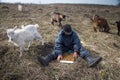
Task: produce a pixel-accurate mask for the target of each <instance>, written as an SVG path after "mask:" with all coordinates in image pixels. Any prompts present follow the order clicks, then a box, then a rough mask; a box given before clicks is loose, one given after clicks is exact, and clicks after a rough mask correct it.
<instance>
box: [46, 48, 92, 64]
mask: <svg viewBox="0 0 120 80" xmlns="http://www.w3.org/2000/svg"><path fill="white" fill-rule="evenodd" d="M66 52H70V53H73V52H74V51H73V50H65V51H63V53H66ZM63 53H62V54H63ZM58 55H59V53H57V51H55V50H54V51H53V52H52V53H51V54H48V55H47V56H46V61H48V62H49V61H52V60H55V59H57V57H58ZM78 55H79V56H80V57H82V58H84V57H87V56H89V55H90V54H89V52H88V51H87V50H86V49H85V48H83V46H81V47H80V49H79V51H78Z"/></svg>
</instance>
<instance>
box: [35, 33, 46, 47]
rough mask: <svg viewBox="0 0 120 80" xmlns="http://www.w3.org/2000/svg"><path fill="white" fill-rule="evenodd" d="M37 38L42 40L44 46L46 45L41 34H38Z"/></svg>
mask: <svg viewBox="0 0 120 80" xmlns="http://www.w3.org/2000/svg"><path fill="white" fill-rule="evenodd" d="M36 37H37V39H39V40H42V45H44V42H45V41H44V39H43V38H42V36H41V35H40V34H39V33H36Z"/></svg>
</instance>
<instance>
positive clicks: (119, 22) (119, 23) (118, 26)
mask: <svg viewBox="0 0 120 80" xmlns="http://www.w3.org/2000/svg"><path fill="white" fill-rule="evenodd" d="M116 23H117V28H118V35H119V36H120V21H116Z"/></svg>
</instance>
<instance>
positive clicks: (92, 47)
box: [0, 4, 120, 80]
mask: <svg viewBox="0 0 120 80" xmlns="http://www.w3.org/2000/svg"><path fill="white" fill-rule="evenodd" d="M6 7H7V8H6ZM23 7H24V9H23V11H22V12H20V11H18V10H17V4H0V80H119V78H120V77H119V75H120V36H118V35H117V27H116V24H114V22H115V21H117V20H120V7H115V6H100V5H99V6H98V5H78V4H49V5H34V4H28V5H25V4H24V5H23ZM52 11H56V12H61V13H63V14H65V15H68V16H69V17H68V18H67V20H66V21H64V22H62V24H66V23H68V24H71V25H72V28H73V29H75V30H76V31H77V32H78V35H79V37H80V39H81V41H82V42H83V46H84V47H85V48H86V49H87V50H88V51H89V52H90V53H91V54H93V55H94V56H102V57H103V61H102V62H101V63H100V64H99V65H98V66H96V67H95V68H87V63H86V62H85V61H84V60H83V59H81V58H80V57H79V58H78V59H77V61H76V62H75V63H74V64H63V63H59V62H58V61H52V62H51V63H50V65H49V66H48V67H42V66H41V64H40V63H39V62H38V61H37V56H38V55H39V54H41V55H43V56H46V55H47V54H49V53H51V52H52V50H53V46H54V42H55V38H56V36H57V34H58V32H59V31H60V28H59V27H58V26H57V24H55V26H53V25H51V23H50V12H52ZM94 14H98V15H99V16H101V17H104V18H105V19H107V20H108V23H109V26H110V28H111V30H110V33H103V32H97V33H96V32H94V31H93V28H92V26H93V25H92V22H91V20H90V17H91V18H92V16H93V15H94ZM35 23H37V24H39V25H40V27H39V29H38V31H39V33H40V34H41V35H42V36H43V38H44V40H45V45H44V46H42V45H41V44H42V43H41V42H38V41H34V42H33V44H32V46H31V47H30V50H29V51H27V52H24V54H23V56H22V57H21V58H19V57H18V56H19V48H17V47H15V46H13V45H12V44H9V43H8V42H7V41H8V37H7V35H6V31H5V29H8V28H13V27H14V26H18V27H20V26H21V25H27V24H35Z"/></svg>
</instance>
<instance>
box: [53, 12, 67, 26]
mask: <svg viewBox="0 0 120 80" xmlns="http://www.w3.org/2000/svg"><path fill="white" fill-rule="evenodd" d="M65 18H66V16H65V15H63V14H61V13H57V12H51V24H52V25H54V22H58V26H59V27H61V28H62V23H61V21H62V20H65Z"/></svg>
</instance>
